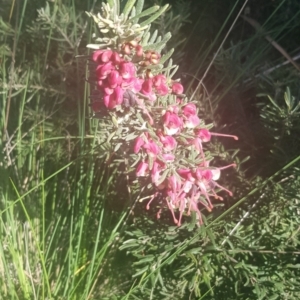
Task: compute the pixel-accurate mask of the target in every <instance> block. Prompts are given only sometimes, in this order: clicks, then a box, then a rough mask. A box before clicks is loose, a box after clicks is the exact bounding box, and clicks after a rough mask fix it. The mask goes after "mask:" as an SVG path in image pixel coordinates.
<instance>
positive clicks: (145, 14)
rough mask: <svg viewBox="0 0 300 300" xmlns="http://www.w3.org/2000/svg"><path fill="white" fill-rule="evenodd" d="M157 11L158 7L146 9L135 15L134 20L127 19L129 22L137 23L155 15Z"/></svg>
mask: <svg viewBox="0 0 300 300" xmlns="http://www.w3.org/2000/svg"><path fill="white" fill-rule="evenodd" d="M158 9H159V6H158V5H155V6H152V7H150V8H148V9H146V10H144V11H143V12H142V13H140V14H138V13H137V15H136V16H135V17H134V18H131V19H129V21H130V22H137V21H138V20H139V19H140V18H142V17H146V16H148V15H151V14H153V13H155V12H156V11H157V10H158Z"/></svg>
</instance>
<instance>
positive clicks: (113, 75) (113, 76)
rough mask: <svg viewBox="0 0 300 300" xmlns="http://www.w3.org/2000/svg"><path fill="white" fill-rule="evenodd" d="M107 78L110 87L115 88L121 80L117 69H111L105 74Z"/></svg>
mask: <svg viewBox="0 0 300 300" xmlns="http://www.w3.org/2000/svg"><path fill="white" fill-rule="evenodd" d="M107 80H108V83H109V86H110V88H115V87H116V86H117V85H119V84H120V83H121V82H122V78H121V77H120V74H119V72H118V71H117V70H113V71H111V72H110V74H109V75H108V76H107Z"/></svg>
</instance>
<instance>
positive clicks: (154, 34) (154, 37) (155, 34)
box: [149, 29, 158, 44]
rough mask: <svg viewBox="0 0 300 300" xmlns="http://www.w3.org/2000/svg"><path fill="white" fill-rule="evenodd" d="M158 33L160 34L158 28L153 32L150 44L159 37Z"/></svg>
mask: <svg viewBox="0 0 300 300" xmlns="http://www.w3.org/2000/svg"><path fill="white" fill-rule="evenodd" d="M157 34H158V31H157V29H156V30H155V31H154V32H153V34H152V36H151V38H150V40H149V43H150V44H153V43H154V42H155V39H156V38H157Z"/></svg>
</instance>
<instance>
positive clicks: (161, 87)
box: [152, 74, 169, 96]
mask: <svg viewBox="0 0 300 300" xmlns="http://www.w3.org/2000/svg"><path fill="white" fill-rule="evenodd" d="M152 80H153V85H154V86H155V88H156V91H157V93H158V94H159V95H161V96H164V95H167V94H168V92H169V88H168V86H167V84H166V82H167V79H166V76H164V75H162V74H158V75H156V76H154V77H153V79H152Z"/></svg>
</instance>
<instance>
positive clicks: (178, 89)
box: [172, 82, 184, 95]
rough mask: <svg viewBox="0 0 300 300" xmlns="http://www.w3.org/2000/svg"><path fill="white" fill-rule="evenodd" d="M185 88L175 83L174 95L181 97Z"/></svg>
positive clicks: (173, 87)
mask: <svg viewBox="0 0 300 300" xmlns="http://www.w3.org/2000/svg"><path fill="white" fill-rule="evenodd" d="M183 90H184V89H183V86H182V85H181V84H180V83H179V82H175V83H173V85H172V93H173V94H175V95H180V94H182V93H183Z"/></svg>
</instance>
